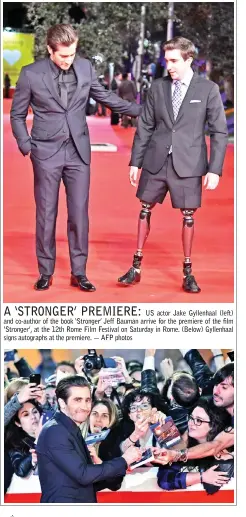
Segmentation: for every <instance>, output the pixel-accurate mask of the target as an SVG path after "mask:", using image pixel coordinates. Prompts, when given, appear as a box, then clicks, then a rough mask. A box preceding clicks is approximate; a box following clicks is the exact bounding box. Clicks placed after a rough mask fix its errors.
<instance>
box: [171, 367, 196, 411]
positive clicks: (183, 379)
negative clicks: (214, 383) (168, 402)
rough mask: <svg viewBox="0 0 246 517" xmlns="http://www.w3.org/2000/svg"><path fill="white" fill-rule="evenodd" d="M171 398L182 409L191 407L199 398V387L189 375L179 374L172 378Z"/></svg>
mask: <svg viewBox="0 0 246 517" xmlns="http://www.w3.org/2000/svg"><path fill="white" fill-rule="evenodd" d="M172 396H173V398H174V400H175V402H176V403H177V404H178V405H179V406H182V407H185V408H191V407H193V406H194V405H195V404H196V403H197V401H198V400H199V398H200V392H199V386H198V384H197V382H196V380H195V379H194V377H192V376H191V375H190V374H189V373H184V372H180V375H177V376H176V378H175V376H174V378H173V383H172Z"/></svg>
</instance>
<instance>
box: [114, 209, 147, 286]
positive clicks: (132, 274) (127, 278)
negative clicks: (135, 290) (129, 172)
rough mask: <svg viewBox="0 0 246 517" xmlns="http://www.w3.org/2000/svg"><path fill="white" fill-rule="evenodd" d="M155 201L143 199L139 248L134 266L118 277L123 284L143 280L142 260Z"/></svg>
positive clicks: (138, 239)
mask: <svg viewBox="0 0 246 517" xmlns="http://www.w3.org/2000/svg"><path fill="white" fill-rule="evenodd" d="M154 206H155V203H154V204H151V203H145V202H144V201H142V210H141V212H140V214H139V220H138V238H137V250H136V252H135V254H134V256H133V262H132V267H131V268H130V269H129V270H128V271H127V273H126V274H125V275H123V276H121V277H120V278H119V279H118V282H119V283H120V284H123V285H133V284H136V283H138V282H140V280H141V262H142V259H143V251H142V250H143V247H144V244H145V242H146V240H147V237H148V235H149V232H150V218H151V210H152V208H154Z"/></svg>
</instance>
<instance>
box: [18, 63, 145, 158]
mask: <svg viewBox="0 0 246 517" xmlns="http://www.w3.org/2000/svg"><path fill="white" fill-rule="evenodd" d="M73 67H74V71H75V74H76V76H77V88H76V91H75V93H74V95H73V98H72V99H71V102H70V103H69V105H68V107H66V106H64V104H63V102H62V100H61V98H60V96H59V94H58V91H57V90H56V87H55V83H54V80H53V78H52V74H51V67H50V63H49V58H46V59H41V60H39V61H35V63H32V64H31V65H27V66H24V67H23V68H22V70H21V73H20V76H19V79H18V82H17V86H16V91H15V95H14V99H13V103H12V109H11V114H10V118H11V125H12V131H13V134H14V136H15V138H16V140H17V144H18V146H19V149H20V151H21V152H22V154H24V155H25V154H28V153H29V151H30V150H31V149H32V153H33V155H34V156H37V158H40V159H46V158H49V157H51V156H52V155H54V154H55V153H56V152H57V151H58V150H59V148H60V147H61V145H62V143H63V141H64V133H66V132H67V131H68V128H69V130H70V133H71V135H72V138H73V140H74V142H75V145H76V148H77V150H78V152H79V154H80V156H81V158H82V160H83V161H84V163H86V164H89V163H90V156H91V149H90V140H89V132H88V127H87V123H86V105H87V101H88V98H89V96H90V97H93V98H94V99H95V100H96V101H98V102H100V103H102V104H105V105H106V106H108V107H109V108H111V109H112V110H113V111H116V112H118V113H126V114H127V115H132V116H138V115H139V113H140V111H141V107H140V106H139V105H137V104H136V103H129V102H127V101H124V100H122V99H120V98H119V97H118V96H117V95H115V94H114V93H112V92H110V91H106V90H105V88H104V87H103V86H102V85H101V84H100V83H99V82H98V80H97V77H96V74H95V71H94V69H93V68H92V65H91V63H90V61H88V60H87V59H84V58H80V57H76V58H75V60H74V63H73ZM29 105H30V106H31V107H32V109H33V114H34V118H33V127H32V132H31V138H30V136H29V134H28V131H27V126H26V116H27V113H28V107H29ZM67 126H68V127H67Z"/></svg>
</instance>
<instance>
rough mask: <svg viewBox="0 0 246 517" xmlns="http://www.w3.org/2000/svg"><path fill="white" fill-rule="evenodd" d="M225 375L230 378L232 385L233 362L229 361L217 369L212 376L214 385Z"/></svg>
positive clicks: (221, 380) (223, 378) (224, 377)
mask: <svg viewBox="0 0 246 517" xmlns="http://www.w3.org/2000/svg"><path fill="white" fill-rule="evenodd" d="M227 377H231V378H232V386H234V363H229V364H226V365H225V366H223V368H220V370H218V371H217V372H216V373H215V375H214V378H213V381H214V386H217V384H220V383H221V382H223V381H224V380H225V379H226V378H227Z"/></svg>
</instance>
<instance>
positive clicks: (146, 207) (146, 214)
mask: <svg viewBox="0 0 246 517" xmlns="http://www.w3.org/2000/svg"><path fill="white" fill-rule="evenodd" d="M153 207H154V205H153V204H151V203H143V202H142V210H141V212H140V219H141V220H143V219H146V221H147V223H148V224H149V223H150V217H151V209H152V208H153Z"/></svg>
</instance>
